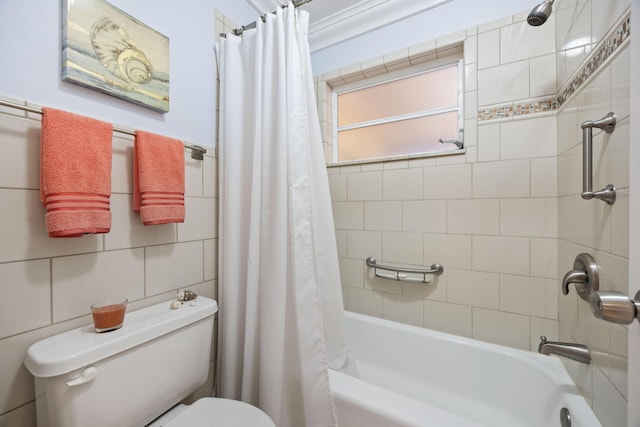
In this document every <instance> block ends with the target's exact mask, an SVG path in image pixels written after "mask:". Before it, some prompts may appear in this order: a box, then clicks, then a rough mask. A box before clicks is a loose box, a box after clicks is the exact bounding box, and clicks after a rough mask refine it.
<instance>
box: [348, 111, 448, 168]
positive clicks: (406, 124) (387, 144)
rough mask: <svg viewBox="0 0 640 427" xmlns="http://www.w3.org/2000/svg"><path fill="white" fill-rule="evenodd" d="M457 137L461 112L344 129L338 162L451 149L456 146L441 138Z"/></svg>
mask: <svg viewBox="0 0 640 427" xmlns="http://www.w3.org/2000/svg"><path fill="white" fill-rule="evenodd" d="M457 137H458V117H457V112H451V113H444V114H437V115H433V116H427V117H420V118H417V119H410V120H401V121H398V122H392V123H386V124H381V125H375V126H367V127H363V128H358V129H350V130H345V131H340V132H338V161H339V162H345V161H348V160H361V159H372V158H378V157H391V156H400V155H408V154H418V153H433V152H438V151H448V150H451V149H454V148H456V147H455V145H453V144H442V143H440V142H438V139H440V138H442V139H443V140H451V139H457Z"/></svg>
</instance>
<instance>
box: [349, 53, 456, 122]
mask: <svg viewBox="0 0 640 427" xmlns="http://www.w3.org/2000/svg"><path fill="white" fill-rule="evenodd" d="M457 105H458V66H457V65H454V66H451V67H447V68H443V69H440V70H436V71H431V72H428V73H424V74H420V75H417V76H413V77H407V78H404V79H401V80H395V81H392V82H388V83H383V84H379V85H376V86H371V87H368V88H365V89H360V90H357V91H354V92H348V93H343V94H340V95H338V126H346V125H350V124H353V123H362V122H367V121H370V120H377V119H382V118H387V117H393V116H399V115H403V114H409V113H414V112H417V111H429V110H433V109H437V108H446V107H456V106H457Z"/></svg>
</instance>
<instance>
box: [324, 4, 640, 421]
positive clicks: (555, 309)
mask: <svg viewBox="0 0 640 427" xmlns="http://www.w3.org/2000/svg"><path fill="white" fill-rule="evenodd" d="M628 8H629V2H628V1H622V0H621V1H614V2H610V1H604V0H590V1H579V2H576V1H570V0H569V1H558V2H556V3H555V5H554V13H553V15H552V16H551V18H550V19H549V21H548V22H547V23H546V24H545V25H543V26H542V27H537V28H532V27H528V26H527V25H526V24H525V23H524V19H525V18H526V15H527V13H523V14H519V15H514V16H510V17H507V18H504V19H502V20H498V21H495V22H492V23H489V24H487V25H482V26H479V27H477V28H471V29H468V30H467V31H466V32H465V33H457V34H454V35H451V36H447V37H443V38H442V39H437V40H435V41H433V42H427V43H422V44H420V45H418V46H415V47H411V48H408V49H403V50H401V51H398V52H395V53H393V54H390V55H386V56H384V57H383V58H378V59H375V60H371V61H367V62H364V63H361V64H357V65H355V66H353V67H349V68H347V69H343V70H338V71H336V72H333V73H328V74H325V75H322V76H318V77H317V87H318V105H319V110H320V118H321V121H322V123H321V124H322V129H323V132H324V142H325V148H326V153H327V159H331V157H330V153H331V149H332V147H331V139H330V137H329V136H330V135H331V120H332V118H331V114H330V107H331V105H330V104H331V96H330V91H331V85H335V84H340V83H342V82H350V81H353V79H361V78H363V77H362V76H368V75H370V74H371V73H374V74H375V73H376V72H377V73H379V72H380V70H381V67H382V68H384V69H390V70H391V69H394V67H398V66H401V65H398V64H404V66H407V64H412V63H413V62H415V61H417V58H427V57H431V58H435V57H436V56H437V54H438V48H439V47H440V48H441V49H442V50H443V51H444V50H446V49H445V48H446V47H450V48H453V49H459V46H463V49H464V59H465V114H466V117H465V118H466V120H465V148H466V150H465V151H466V152H465V153H464V154H458V155H452V156H444V157H432V158H423V159H407V160H401V161H387V162H378V163H368V164H361V165H348V166H339V165H335V166H331V165H329V169H328V171H329V179H330V183H331V195H332V201H333V208H334V218H335V223H336V235H337V239H338V246H339V247H338V249H339V256H340V269H341V278H342V285H343V291H344V296H345V304H346V307H347V309H349V310H352V311H355V312H360V313H364V314H369V315H373V316H378V317H383V318H387V319H391V320H396V321H400V322H404V323H409V324H414V325H420V326H425V327H428V328H431V329H436V330H442V331H445V332H452V333H455V334H459V335H463V336H469V337H473V338H477V339H480V340H485V341H490V342H496V343H499V344H505V345H509V346H513V347H517V348H523V349H530V350H533V351H536V350H537V345H538V342H539V336H540V335H546V336H547V337H549V339H555V338H558V339H561V340H566V341H577V342H581V343H585V344H587V345H589V346H590V347H591V348H592V349H593V350H594V352H595V353H596V354H595V355H594V356H595V357H594V362H593V364H592V365H591V366H590V367H587V366H585V365H580V364H578V363H573V362H571V361H568V360H564V362H565V363H566V364H567V365H568V368H569V371H570V373H571V374H572V376H573V377H574V379H575V380H576V382H577V383H578V384H579V386H580V388H581V389H582V391H583V393H584V394H585V397H586V398H587V400H588V401H589V403H590V404H591V405H592V406H593V408H594V411H595V412H596V414H597V415H598V417H599V418H600V420H601V421H602V423H603V425H607V426H626V389H627V387H626V381H627V362H626V360H627V330H626V328H625V327H622V326H618V325H612V324H608V323H606V322H604V321H601V320H597V319H595V317H593V315H592V314H591V312H590V309H589V306H588V304H586V303H584V302H583V301H582V300H580V303H578V300H577V298H576V296H575V295H576V294H575V292H574V289H573V286H571V293H570V295H569V296H566V297H565V296H564V295H562V293H561V292H559V288H560V284H559V276H560V277H561V276H562V275H563V274H564V273H565V271H568V270H569V269H570V268H571V266H572V265H573V258H574V257H575V255H577V254H578V253H580V252H583V251H586V252H590V253H592V254H593V255H594V256H595V257H596V259H597V261H598V263H599V264H600V265H601V266H602V270H603V274H604V284H603V287H604V288H607V289H616V290H620V291H622V292H624V293H626V294H628V292H627V289H626V288H627V283H628V277H627V271H628V246H629V245H628V235H629V214H628V211H629V210H628V197H629V178H628V176H629V173H628V170H629V164H628V163H629V151H628V144H629V99H628V96H629V53H628V41H629V34H630V23H629V22H628V21H627V19H626V17H625V16H628V15H626V13H627V11H628ZM527 12H528V11H527ZM603 39H604V40H605V41H606V40H614V42H615V43H616V46H615V49H613V50H611V49H609V48H606V47H605V48H603V49H600V41H601V40H603ZM616 40H618V41H619V42H616ZM456 46H458V47H456ZM603 51H605V52H608V54H607V55H608V56H607V58H606V59H605V60H604V61H602V60H599V59H597V55H599V54H602V52H603ZM592 52H593V56H589V54H590V53H592ZM594 58H595V59H594ZM593 64H597V66H594V65H593ZM376 67H377V68H376ZM376 70H377V71H376ZM585 70H586V71H585ZM568 88H570V89H568ZM563 94H564V96H563V97H562V103H558V102H557V99H558V97H559V96H560V95H563ZM609 111H614V112H615V113H616V114H617V116H618V120H619V121H618V127H617V128H616V130H615V132H614V133H613V134H611V135H606V134H604V133H601V132H598V133H594V143H595V145H594V160H595V162H594V170H595V171H596V172H595V175H594V185H595V186H604V185H606V184H608V183H612V184H614V185H615V186H616V187H617V188H618V189H619V192H618V197H619V199H618V201H617V202H616V204H615V205H614V206H612V207H609V206H608V205H606V204H605V203H603V202H601V201H597V200H592V201H585V200H582V199H581V198H580V196H579V194H580V192H581V185H582V181H581V178H582V163H581V162H582V153H581V146H580V144H581V130H580V123H582V121H585V120H596V119H599V118H601V117H604V115H606V113H608V112H609ZM598 188H600V187H598ZM368 256H374V257H376V259H377V260H378V262H379V263H384V264H395V265H405V266H411V267H427V266H429V265H431V264H432V263H434V262H438V263H441V264H443V265H444V267H445V273H444V275H442V276H440V277H434V282H433V283H432V284H429V285H416V284H412V283H401V282H396V281H389V280H383V279H378V278H374V277H373V272H372V271H371V270H370V269H368V268H367V267H366V266H365V263H364V260H365V258H366V257H368ZM551 337H553V338H551Z"/></svg>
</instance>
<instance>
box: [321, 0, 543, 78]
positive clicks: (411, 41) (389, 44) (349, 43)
mask: <svg viewBox="0 0 640 427" xmlns="http://www.w3.org/2000/svg"><path fill="white" fill-rule="evenodd" d="M319 1H321V0H319ZM537 3H538V2H536V1H531V0H509V1H504V0H485V1H482V2H479V1H476V0H450V1H448V2H447V3H445V4H443V5H442V6H439V7H436V8H434V9H431V10H427V11H425V12H422V13H419V14H417V15H415V16H412V17H409V18H407V19H404V20H402V21H398V22H395V23H392V24H390V25H387V26H385V27H382V28H379V29H377V30H374V31H371V32H368V33H366V34H363V35H361V36H358V37H354V38H352V39H349V40H345V41H344V42H342V43H339V44H336V45H334V46H330V47H327V48H325V49H321V50H318V51H316V52H313V54H312V55H311V61H312V66H313V70H314V73H315V74H323V73H326V72H328V71H332V70H336V69H338V68H343V67H347V66H349V65H352V64H353V63H354V62H362V61H365V60H367V59H370V58H374V57H377V56H380V55H384V54H386V53H389V52H392V51H394V50H396V49H400V48H403V47H407V46H412V45H415V44H417V43H420V42H423V41H425V40H433V39H435V38H437V37H441V36H443V35H445V34H451V33H455V32H458V31H461V30H466V29H467V28H471V27H475V26H476V25H480V24H484V23H486V22H490V21H493V20H494V19H499V18H502V17H504V16H508V15H512V14H514V13H519V12H522V11H523V10H526V9H529V10H531V9H532V8H533V7H534V6H535V5H536V4H537Z"/></svg>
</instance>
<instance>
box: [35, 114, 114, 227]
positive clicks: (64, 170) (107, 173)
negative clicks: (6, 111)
mask: <svg viewBox="0 0 640 427" xmlns="http://www.w3.org/2000/svg"><path fill="white" fill-rule="evenodd" d="M112 138H113V126H112V125H111V124H110V123H105V122H101V121H99V120H95V119H91V118H89V117H83V116H79V115H77V114H72V113H68V112H65V111H60V110H55V109H53V108H43V109H42V140H41V150H40V200H41V201H42V204H43V205H44V206H45V208H46V209H47V213H46V214H45V222H46V226H47V231H48V233H49V237H79V236H82V235H84V234H93V233H108V232H109V230H110V229H111V211H110V200H109V199H110V197H111V141H112Z"/></svg>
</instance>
